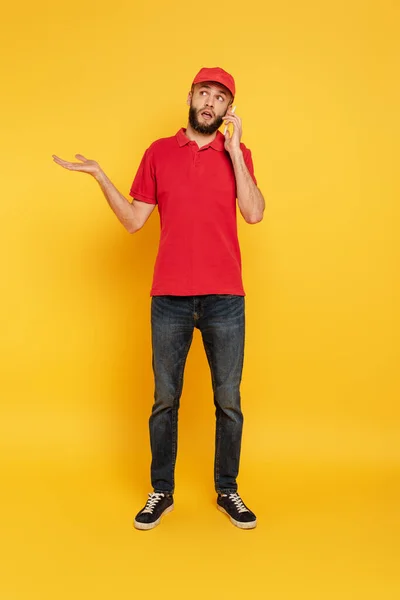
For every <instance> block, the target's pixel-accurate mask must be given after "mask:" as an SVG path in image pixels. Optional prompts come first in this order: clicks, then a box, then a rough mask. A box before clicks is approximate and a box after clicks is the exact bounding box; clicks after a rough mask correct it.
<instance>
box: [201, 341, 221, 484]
mask: <svg viewBox="0 0 400 600" xmlns="http://www.w3.org/2000/svg"><path fill="white" fill-rule="evenodd" d="M204 348H205V350H206V354H207V357H208V360H209V363H210V370H211V381H212V385H213V393H214V396H215V390H216V382H215V378H214V363H213V360H212V356H211V353H210V351H209V349H208V346H207V344H206V343H205V344H204ZM215 410H216V422H215V467H214V480H215V482H214V483H215V486H216V487H217V485H218V483H217V482H218V481H219V453H220V440H221V435H220V419H219V411H220V408H219V406H218V403H217V402H215Z"/></svg>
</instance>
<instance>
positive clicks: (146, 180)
mask: <svg viewBox="0 0 400 600" xmlns="http://www.w3.org/2000/svg"><path fill="white" fill-rule="evenodd" d="M129 195H130V196H132V198H137V199H138V200H142V202H147V203H148V204H157V184H156V177H155V170H154V163H153V153H152V149H151V147H150V148H147V150H146V152H145V153H144V155H143V157H142V160H141V162H140V165H139V168H138V170H137V173H136V175H135V179H134V180H133V183H132V185H131V189H130V192H129Z"/></svg>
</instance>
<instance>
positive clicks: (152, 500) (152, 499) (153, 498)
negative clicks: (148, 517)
mask: <svg viewBox="0 0 400 600" xmlns="http://www.w3.org/2000/svg"><path fill="white" fill-rule="evenodd" d="M163 497H164V494H161V493H158V492H153V493H150V494H149V499H148V500H147V502H146V506H145V507H144V509H143V510H142V512H144V513H150V514H153V510H154V508H155V506H157V502H159V501H160V500H161V498H163Z"/></svg>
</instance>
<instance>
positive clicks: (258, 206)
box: [231, 150, 265, 223]
mask: <svg viewBox="0 0 400 600" xmlns="http://www.w3.org/2000/svg"><path fill="white" fill-rule="evenodd" d="M231 160H232V164H233V169H234V172H235V178H236V195H237V199H238V204H239V208H240V212H241V213H242V215H243V217H244V219H245V220H246V221H247V222H248V223H258V222H259V221H261V220H262V218H263V212H264V210H265V200H264V197H263V195H262V193H261V191H260V190H259V189H258V187H257V186H256V184H255V183H254V181H253V178H252V176H251V175H250V173H249V170H248V168H247V166H246V163H245V162H244V158H243V152H242V151H241V150H240V151H238V152H235V153H234V154H233V155H231Z"/></svg>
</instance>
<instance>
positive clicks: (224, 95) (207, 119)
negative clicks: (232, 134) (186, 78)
mask: <svg viewBox="0 0 400 600" xmlns="http://www.w3.org/2000/svg"><path fill="white" fill-rule="evenodd" d="M231 100H232V96H231V93H230V91H229V90H228V89H227V88H226V87H224V86H222V85H221V84H219V83H214V82H211V81H206V82H204V83H196V85H195V86H194V88H193V90H192V92H190V93H189V96H188V103H189V102H190V108H189V123H190V125H191V126H192V127H193V129H194V130H195V131H197V132H198V133H203V134H207V135H211V134H212V133H214V132H215V131H217V129H219V127H221V125H222V123H223V121H224V116H225V114H226V112H227V110H228V108H229V106H230V103H231Z"/></svg>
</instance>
